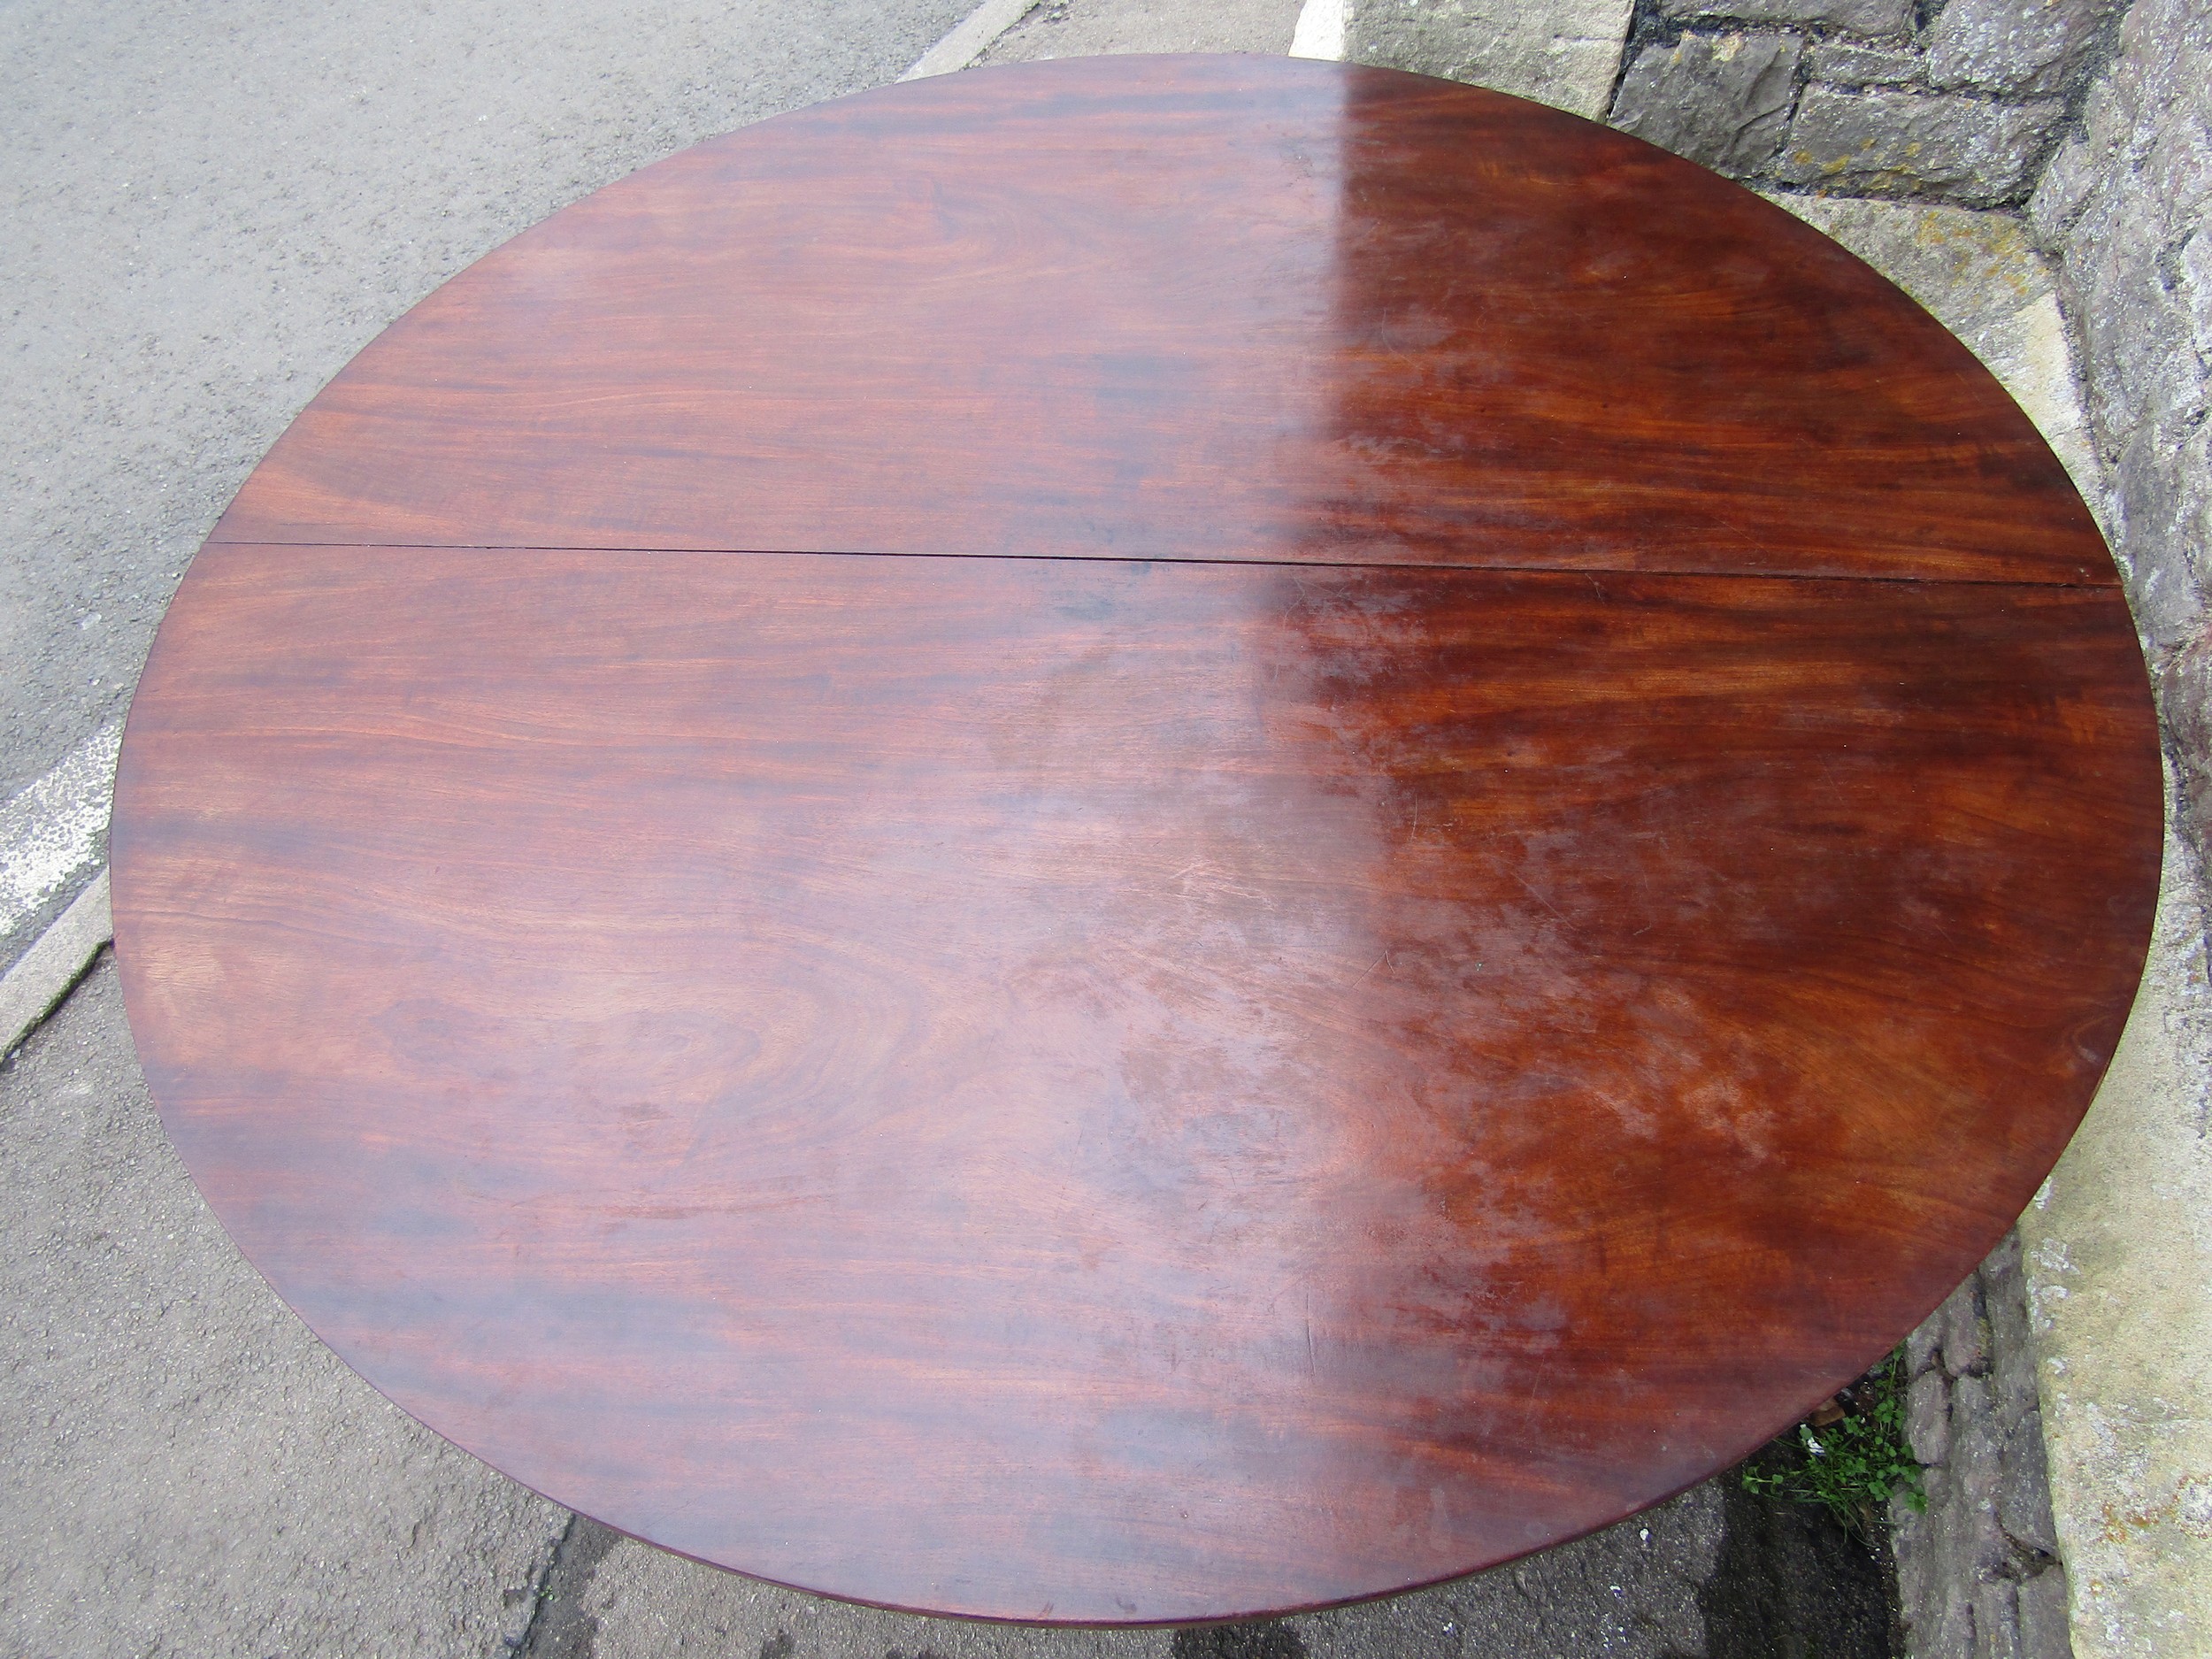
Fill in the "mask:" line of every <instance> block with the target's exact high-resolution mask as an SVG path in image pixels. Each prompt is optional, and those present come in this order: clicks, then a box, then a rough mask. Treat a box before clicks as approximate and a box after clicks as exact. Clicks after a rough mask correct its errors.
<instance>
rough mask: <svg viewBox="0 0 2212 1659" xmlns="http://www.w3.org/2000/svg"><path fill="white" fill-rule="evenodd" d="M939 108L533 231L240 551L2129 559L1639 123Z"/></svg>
mask: <svg viewBox="0 0 2212 1659" xmlns="http://www.w3.org/2000/svg"><path fill="white" fill-rule="evenodd" d="M219 537H220V538H222V539H227V540H234V541H310V542H323V541H335V542H354V543H372V544H373V543H386V542H392V543H417V544H437V545H457V544H458V545H469V544H475V543H493V544H499V545H506V546H552V547H601V548H624V549H655V548H719V549H731V548H750V549H785V550H796V551H849V552H881V553H890V552H904V553H932V554H977V553H1003V554H1015V555H1039V554H1059V555H1078V556H1097V555H1108V556H1132V557H1194V558H1233V559H1263V560H1300V561H1308V562H1317V563H1334V562H1339V561H1342V560H1346V559H1356V560H1362V561H1381V562H1394V563H1407V562H1409V563H1417V564H1438V565H1473V566H1503V567H1515V566H1536V567H1540V568H1559V567H1561V566H1575V567H1588V568H1594V569H1610V570H1624V569H1647V570H1671V571H1690V572H1701V571H1703V572H1712V571H1719V572H1762V571H1764V572H1784V573H1790V572H1793V573H1800V574H1888V575H1909V576H1914V577H1930V576H1955V577H1961V578H1970V579H1976V580H1985V579H2005V580H2014V579H2017V580H2062V581H2070V582H2094V583H2105V582H2109V581H2111V580H2112V579H2113V573H2112V571H2111V567H2110V562H2109V560H2108V557H2106V555H2105V552H2104V549H2103V547H2102V544H2101V542H2100V541H2099V540H2098V538H2097V534H2096V532H2095V529H2094V527H2093V526H2092V524H2091V523H2090V520H2089V518H2088V516H2087V514H2086V513H2085V511H2083V510H2082V507H2081V504H2080V503H2079V501H2078V499H2077V498H2076V497H2075V495H2074V492H2073V490H2072V489H2071V488H2070V486H2069V485H2068V483H2067V480H2066V478H2065V476H2064V474H2063V472H2062V471H2061V469H2060V468H2059V466H2058V465H2057V463H2056V462H2055V460H2054V459H2053V458H2052V457H2051V455H2050V453H2049V451H2048V449H2047V448H2046V447H2045V445H2044V444H2043V442H2042V441H2041V439H2040V438H2039V437H2038V435H2037V434H2036V433H2035V432H2034V430H2033V428H2032V426H2030V425H2029V423H2028V421H2027V420H2026V419H2025V418H2024V416H2022V415H2021V413H2020V412H2019V411H2018V410H2017V409H2016V408H2014V407H2013V405H2012V404H2011V403H2010V402H2009V401H2008V399H2007V398H2006V397H2005V396H2003V394H2002V393H2001V392H2000V391H1999V390H1998V389H1997V388H1996V386H1995V385H1994V383H1993V381H1992V380H1990V379H1989V377H1988V375H1987V374H1986V373H1985V372H1984V371H1983V370H1982V368H1981V367H1980V365H1978V364H1977V363H1976V362H1975V361H1974V360H1973V359H1972V357H1970V356H1969V354H1968V353H1967V352H1966V351H1965V349H1963V348H1962V347H1961V346H1960V345H1958V344H1957V342H1955V341H1954V340H1952V339H1951V338H1950V336H1949V335H1947V334H1945V333H1944V332H1943V330H1942V329H1941V328H1940V327H1939V326H1937V325H1936V324H1935V323H1934V322H1933V321H1932V320H1931V319H1929V318H1928V317H1926V316H1925V315H1924V313H1922V312H1921V311H1919V310H1918V309H1917V308H1916V307H1914V306H1912V305H1910V304H1909V303H1904V302H1902V301H1901V298H1900V296H1898V295H1897V293H1896V291H1895V290H1894V289H1893V288H1891V287H1890V286H1889V285H1888V284H1887V283H1886V281H1884V280H1882V279H1881V278H1880V277H1878V276H1877V275H1876V274H1875V273H1873V272H1871V271H1870V270H1869V269H1868V268H1867V267H1866V266H1865V265H1862V264H1861V263H1859V261H1857V260H1856V259H1855V258H1854V257H1851V256H1850V255H1849V254H1847V253H1845V252H1844V251H1843V250H1840V249H1839V248H1838V247H1837V246H1836V245H1835V244H1834V243H1832V242H1829V241H1828V240H1827V239H1826V238H1825V237H1823V236H1821V235H1820V234H1818V233H1816V232H1815V231H1813V230H1810V229H1809V228H1807V227H1804V226H1801V225H1800V224H1798V223H1797V222H1795V221H1794V220H1793V219H1790V218H1789V217H1788V216H1787V215H1786V214H1784V213H1782V212H1781V211H1778V210H1777V209H1774V208H1771V207H1770V206H1768V205H1767V204H1764V203H1763V202H1761V201H1759V200H1758V199H1757V198H1756V197H1755V196H1752V195H1751V194H1750V193H1748V192H1747V191H1745V190H1742V189H1740V188H1737V187H1736V186H1734V185H1732V184H1730V183H1728V182H1726V181H1724V180H1720V179H1717V178H1715V177H1714V176H1712V175H1711V174H1709V173H1705V172H1703V171H1702V170H1701V169H1699V168H1697V167H1695V166H1693V165H1690V164H1689V163H1687V162H1684V161H1681V160H1678V159H1677V158H1676V157H1672V156H1670V155H1667V154H1665V153H1664V152H1663V151H1661V150H1656V149H1654V148H1652V147H1651V146H1649V145H1647V144H1645V143H1643V142H1640V141H1639V140H1636V139H1633V138H1630V137H1627V136H1625V135H1624V134H1617V133H1613V132H1609V131H1608V130H1607V129H1605V128H1603V127H1597V126H1594V125H1592V124H1590V123H1588V122H1585V121H1581V120H1578V119H1575V118H1573V117H1571V116H1567V115H1563V114H1560V113H1558V112H1557V111H1552V110H1548V109H1545V108H1542V107H1540V106H1539V105H1536V104H1526V103H1523V102H1520V101H1519V100H1517V99H1513V98H1509V97H1505V96H1500V95H1497V94H1494V93H1486V92H1481V91H1477V90H1474V89H1472V88H1465V87H1460V86H1455V85H1451V84H1449V83H1447V82H1443V81H1427V80H1422V79H1419V78H1417V77H1411V76H1407V75H1402V74H1398V73H1393V72H1389V71H1384V70H1373V69H1363V68H1356V67H1348V66H1346V65H1337V64H1318V63H1311V62H1303V61H1295V60H1290V59H1279V58H1152V59H1137V60H1132V59H1125V58H1124V59H1096V60H1073V61H1068V62H1061V63H1048V64H1034V65H1022V66H1019V67H1018V68H1008V69H994V70H987V71H980V72H977V73H972V74H965V75H961V76H957V77H949V78H946V79H944V80H941V81H932V82H929V83H926V90H925V89H918V88H917V87H916V86H903V87H896V88H883V89H881V90H880V91H878V92H874V93H869V94H865V95H863V96H857V97H853V98H848V99H843V100H841V101H839V102H837V103H833V104H825V105H822V106H819V107H818V108H816V109H812V110H808V111H801V112H799V113H797V114H794V115H790V116H786V117H782V118H780V119H775V120H772V121H768V122H765V123H763V124H761V125H759V126H757V127H749V128H747V129H745V130H744V131H741V132H739V133H735V134H731V135H729V136H728V137H726V138H725V139H721V140H718V141H716V142H710V143H707V144H703V145H700V146H698V147H697V148H695V149H693V150H687V151H686V152H684V153H683V154H682V155H680V156H677V157H672V159H670V160H668V161H666V162H664V163H662V164H661V165H658V166H656V167H652V168H649V169H648V170H647V171H645V172H644V173H640V174H638V175H637V176H635V177H634V178H632V179H630V180H626V181H624V182H622V183H620V184H618V185H615V186H613V187H611V188H608V189H605V190H603V191H601V192H599V193H598V194H597V195H595V196H592V197H590V198H589V199H588V200H587V201H584V202H582V203H580V204H577V205H576V206H574V207H572V208H571V209H569V210H567V211H565V212H563V213H561V214H559V215H557V217H556V218H554V219H551V220H549V221H548V222H547V223H546V224H544V225H541V226H540V227H537V228H536V229H534V230H533V231H531V232H529V233H527V234H525V235H523V236H521V237H518V239H517V240H516V241H515V242H512V243H511V244H510V245H509V246H507V247H506V248H503V249H502V250H499V251H498V252H497V253H495V254H494V255H492V256H491V257H488V258H487V259H485V260H484V261H482V262H481V263H480V265H477V266H476V267H475V268H474V269H472V270H471V271H470V272H468V273H465V275H463V276H462V277H460V278H458V279H457V280H455V281H453V282H452V283H450V284H449V285H448V286H447V287H446V288H442V289H441V290H440V291H439V292H438V293H437V294H435V295H434V296H432V297H431V298H429V299H428V300H426V301H425V302H424V303H422V304H421V305H420V306H419V307H418V308H417V309H416V310H415V311H413V312H411V314H410V315H409V316H408V317H407V318H406V319H404V320H403V321H402V322H401V323H400V324H398V325H397V326H395V327H394V328H393V329H391V330H390V331H389V332H388V333H387V334H385V335H384V336H383V337H382V338H381V339H380V340H379V341H378V342H376V343H375V344H374V345H373V346H372V347H370V348H369V349H368V350H367V351H365V352H364V353H363V354H362V356H361V357H360V358H359V359H358V360H357V361H356V362H355V363H354V364H353V365H351V366H350V367H349V368H348V369H347V370H346V371H345V372H344V373H342V374H341V375H340V376H339V377H338V379H337V380H336V381H334V383H333V384H332V385H331V386H330V387H329V388H327V389H326V391H325V392H324V393H323V395H322V396H320V397H319V398H318V399H317V400H316V401H315V403H314V404H313V405H312V406H311V408H310V409H309V410H308V411H307V412H306V413H305V415H303V417H302V419H300V421H299V423H298V424H297V425H296V426H294V427H293V428H292V430H291V431H290V432H288V434H286V435H285V437H284V439H283V440H282V441H281V442H280V443H279V444H278V445H277V447H276V449H275V450H274V452H273V454H272V455H271V457H269V460H268V462H267V464H266V465H265V466H264V467H263V468H262V469H261V470H260V471H259V472H257V474H256V475H255V476H254V479H253V480H252V481H251V483H250V484H249V485H248V487H247V488H246V489H245V491H244V492H243V493H242V495H240V497H239V498H238V501H237V502H236V503H235V504H234V506H233V508H232V509H231V511H230V512H229V514H228V515H227V517H226V518H225V519H224V520H223V523H222V525H221V526H220V529H219Z"/></svg>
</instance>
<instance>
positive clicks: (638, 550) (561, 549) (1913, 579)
mask: <svg viewBox="0 0 2212 1659" xmlns="http://www.w3.org/2000/svg"><path fill="white" fill-rule="evenodd" d="M201 545H202V546H203V547H236V548H301V549H309V548H313V549H323V550H331V549H341V548H356V549H362V550H364V551H366V550H368V549H373V548H386V549H392V550H395V551H402V550H403V551H406V552H411V553H608V554H626V555H629V556H631V557H636V558H650V557H654V556H655V555H657V554H663V553H700V554H707V555H710V556H713V557H729V558H747V557H749V558H871V559H972V560H977V561H984V560H1000V561H1003V562H1007V563H1030V564H1063V565H1212V566H1216V567H1219V568H1225V569H1247V570H1307V571H1310V570H1377V571H1455V572H1462V573H1463V574H1468V575H1496V576H1649V577H1678V578H1681V579H1683V580H1694V581H1793V582H1865V583H1870V584H1873V585H1876V586H1883V585H1886V586H1890V587H1919V588H2060V589H2071V590H2076V591H2079V592H2084V593H2106V592H2114V593H2116V592H2118V591H2119V581H2118V575H2117V572H2115V574H2114V578H2113V580H2108V581H2098V580H2093V579H2087V578H2085V579H2083V580H2078V581H2060V580H2054V579H2050V578H2044V577H2033V576H1902V575H1901V576H1889V575H1876V574H1872V573H1870V572H1863V571H1801V570H1719V569H1701V568H1700V569H1686V568H1681V567H1677V566H1668V565H1516V564H1479V565H1477V564H1460V563H1454V562H1450V561H1447V560H1441V559H1355V558H1344V559H1291V558H1207V557H1201V556H1197V555H1193V554H1188V553H1154V554H1144V553H924V552H914V551H912V550H910V549H900V550H897V551H891V552H884V551H876V550H872V549H864V548H749V547H622V546H616V545H611V544H607V543H594V542H584V543H575V542H540V541H532V542H490V541H263V540H258V539H254V538H245V537H240V538H233V537H229V536H210V537H208V539H207V540H206V541H204V542H203V543H202V544H201Z"/></svg>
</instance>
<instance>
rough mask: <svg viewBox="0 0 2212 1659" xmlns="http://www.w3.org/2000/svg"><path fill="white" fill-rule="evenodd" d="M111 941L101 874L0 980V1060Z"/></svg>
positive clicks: (112, 923) (112, 921)
mask: <svg viewBox="0 0 2212 1659" xmlns="http://www.w3.org/2000/svg"><path fill="white" fill-rule="evenodd" d="M114 937H115V919H114V917H113V914H112V913H111V911H110V910H109V908H108V872H107V871H106V870H105V869H103V870H102V871H101V872H100V873H99V875H98V876H97V877H96V878H95V879H94V880H93V883H92V885H91V886H90V887H87V888H86V889H85V890H84V891H83V892H82V893H80V894H79V895H77V896H76V897H75V898H74V899H72V900H71V901H70V902H69V908H68V909H67V910H64V911H63V912H62V913H61V915H60V917H59V918H58V919H57V920H56V921H55V923H54V925H53V926H51V927H50V928H48V929H47V930H46V931H45V932H44V933H41V934H40V935H39V936H38V942H37V943H36V944H35V945H33V946H32V947H31V948H30V949H28V950H27V951H26V952H24V953H23V960H22V961H20V962H19V963H17V964H15V966H13V967H12V968H10V969H9V970H8V972H7V977H6V978H5V979H0V1058H4V1057H5V1056H8V1055H10V1054H12V1053H14V1052H15V1045H16V1044H17V1043H19V1042H21V1041H23V1039H24V1038H25V1037H27V1036H28V1035H29V1034H30V1033H31V1030H32V1028H33V1027H34V1026H35V1025H37V1024H38V1022H39V1021H40V1020H42V1019H44V1018H46V1016H47V1015H49V1014H50V1013H51V1012H53V1010H54V1009H55V1008H56V1007H57V1006H58V1004H59V1003H60V1002H61V999H62V998H63V997H65V996H66V995H69V987H71V986H73V985H74V984H76V982H77V981H78V980H79V979H82V978H83V977H84V971H85V970H86V969H87V968H88V967H89V966H90V965H91V964H92V959H93V957H95V956H98V955H99V954H100V947H101V946H102V945H104V944H106V943H107V942H108V941H109V940H111V939H112V938H114Z"/></svg>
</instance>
